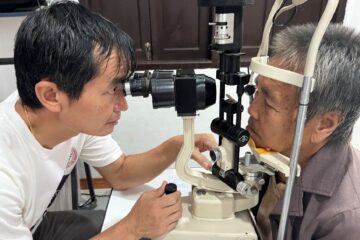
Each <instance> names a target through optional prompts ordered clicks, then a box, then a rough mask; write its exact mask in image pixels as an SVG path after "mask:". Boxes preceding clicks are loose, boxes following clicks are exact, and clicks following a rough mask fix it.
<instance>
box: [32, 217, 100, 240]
mask: <svg viewBox="0 0 360 240" xmlns="http://www.w3.org/2000/svg"><path fill="white" fill-rule="evenodd" d="M104 217H105V211H104V210H73V211H61V212H48V213H47V214H46V215H45V217H44V219H43V220H42V222H41V224H40V225H39V227H38V228H37V229H36V231H35V233H34V234H33V238H34V240H43V239H44V240H45V239H46V240H50V239H51V240H63V239H66V240H83V239H84V240H85V239H89V238H91V237H93V236H95V235H96V234H98V233H100V231H101V227H102V224H103V221H104Z"/></svg>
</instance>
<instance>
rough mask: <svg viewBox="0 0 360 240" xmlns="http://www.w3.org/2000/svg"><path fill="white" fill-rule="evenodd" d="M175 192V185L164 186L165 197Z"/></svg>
mask: <svg viewBox="0 0 360 240" xmlns="http://www.w3.org/2000/svg"><path fill="white" fill-rule="evenodd" d="M176 190H177V186H176V184H175V183H168V184H166V186H165V194H166V195H167V194H171V193H173V192H176Z"/></svg>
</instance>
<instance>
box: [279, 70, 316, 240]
mask: <svg viewBox="0 0 360 240" xmlns="http://www.w3.org/2000/svg"><path fill="white" fill-rule="evenodd" d="M311 85H312V78H311V77H306V76H305V77H304V82H303V87H302V90H301V96H300V104H299V111H298V116H297V122H296V130H295V136H294V143H293V147H292V150H291V155H290V175H289V178H288V180H287V183H286V189H285V195H284V203H283V208H282V211H281V218H280V226H279V232H278V236H277V239H278V240H283V239H284V238H285V234H286V224H287V220H288V214H289V207H290V202H291V193H292V189H293V186H294V182H295V176H296V171H297V163H298V159H299V153H300V148H301V142H302V137H303V132H304V126H305V122H306V112H307V108H308V103H309V98H310V92H311Z"/></svg>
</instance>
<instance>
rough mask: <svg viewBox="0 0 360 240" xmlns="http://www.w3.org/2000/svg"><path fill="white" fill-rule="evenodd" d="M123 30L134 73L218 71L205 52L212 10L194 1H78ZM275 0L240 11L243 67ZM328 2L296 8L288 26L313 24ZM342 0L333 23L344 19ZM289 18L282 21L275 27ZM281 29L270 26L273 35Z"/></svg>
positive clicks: (214, 55) (263, 0) (258, 1)
mask: <svg viewBox="0 0 360 240" xmlns="http://www.w3.org/2000/svg"><path fill="white" fill-rule="evenodd" d="M80 2H81V3H82V4H83V5H85V6H87V7H88V8H90V9H92V10H93V11H96V12H99V13H101V14H102V15H103V16H105V17H106V18H108V19H109V20H111V21H112V22H114V23H115V24H116V25H118V26H119V27H120V28H121V29H123V30H124V31H126V32H127V33H128V34H129V35H130V36H131V37H132V38H133V39H134V42H135V47H136V55H137V62H138V69H139V70H142V69H161V68H162V69H166V68H168V69H173V68H187V67H190V68H204V67H218V54H217V53H215V52H213V51H210V50H209V46H210V43H211V31H212V29H211V27H210V26H209V25H208V22H209V21H211V19H212V16H211V15H212V11H211V9H209V8H206V7H201V8H200V7H198V5H197V0H181V1H180V0H80ZM273 3H274V0H255V4H254V5H250V6H245V7H244V17H243V20H244V29H243V47H242V51H243V52H244V53H245V54H246V55H245V56H243V57H242V58H241V62H242V66H247V65H248V64H249V61H250V58H251V57H253V56H254V55H256V53H257V49H258V47H259V44H260V42H261V37H262V31H263V28H264V25H265V22H266V19H267V16H268V14H269V12H270V10H271V7H272V5H273ZM326 3H327V0H308V2H307V3H305V4H303V5H301V6H299V7H298V8H297V12H296V14H295V17H294V18H293V20H292V21H291V23H290V25H291V24H298V23H306V22H315V23H316V22H317V21H318V20H319V18H320V16H321V14H322V12H323V10H324V8H325V6H326ZM345 6H346V0H340V5H339V7H338V10H337V12H336V14H335V16H334V18H333V22H341V21H342V20H343V18H344V12H345ZM288 17H289V15H287V16H286V15H285V16H282V17H281V18H280V23H281V22H285V21H286V20H287V18H288ZM280 29H282V27H275V28H274V30H273V32H276V31H279V30H280Z"/></svg>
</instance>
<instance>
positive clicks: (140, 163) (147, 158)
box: [96, 134, 217, 190]
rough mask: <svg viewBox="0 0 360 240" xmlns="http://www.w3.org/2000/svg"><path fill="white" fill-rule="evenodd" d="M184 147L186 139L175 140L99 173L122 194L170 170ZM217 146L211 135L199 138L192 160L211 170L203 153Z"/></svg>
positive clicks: (122, 160) (114, 164)
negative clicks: (167, 169) (121, 191)
mask: <svg viewBox="0 0 360 240" xmlns="http://www.w3.org/2000/svg"><path fill="white" fill-rule="evenodd" d="M182 143H183V137H182V136H181V135H179V136H175V137H172V138H170V139H168V140H167V141H165V142H163V143H162V144H160V145H159V146H157V147H155V148H153V149H151V150H149V151H147V152H144V153H140V154H132V155H124V154H123V155H121V156H120V157H119V158H118V159H117V160H116V161H114V162H113V163H111V164H109V165H107V166H104V167H98V168H96V169H97V170H98V171H99V173H100V174H101V175H102V176H103V177H104V178H105V179H106V180H107V181H108V182H109V183H110V184H111V186H112V187H113V188H115V189H118V190H123V189H127V188H130V187H135V186H138V185H141V184H144V183H146V182H148V181H150V180H151V179H153V178H154V177H156V176H157V175H159V174H160V173H161V172H162V171H164V170H165V169H166V168H167V167H169V166H170V164H172V163H173V162H174V161H175V160H176V156H177V154H178V153H179V151H180V148H181V146H182ZM216 146H217V143H216V140H215V138H214V136H213V135H212V134H196V136H195V147H196V148H195V149H194V151H193V154H192V159H194V160H195V161H197V162H198V163H199V164H200V165H201V166H202V167H204V168H205V169H209V168H210V167H211V164H210V163H209V161H208V159H207V158H206V157H205V156H204V155H202V154H201V152H203V151H206V150H210V149H212V148H214V147H216Z"/></svg>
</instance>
